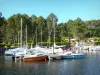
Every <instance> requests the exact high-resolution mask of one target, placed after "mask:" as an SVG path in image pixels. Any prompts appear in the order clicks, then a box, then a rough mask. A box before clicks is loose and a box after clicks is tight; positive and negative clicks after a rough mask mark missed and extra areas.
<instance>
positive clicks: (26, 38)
mask: <svg viewBox="0 0 100 75" xmlns="http://www.w3.org/2000/svg"><path fill="white" fill-rule="evenodd" d="M26 47H27V25H26Z"/></svg>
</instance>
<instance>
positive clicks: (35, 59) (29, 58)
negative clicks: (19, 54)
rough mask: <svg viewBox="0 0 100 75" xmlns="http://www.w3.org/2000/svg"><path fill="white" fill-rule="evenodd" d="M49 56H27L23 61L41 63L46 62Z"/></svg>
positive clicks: (37, 54) (39, 54) (40, 54)
mask: <svg viewBox="0 0 100 75" xmlns="http://www.w3.org/2000/svg"><path fill="white" fill-rule="evenodd" d="M46 58H47V55H45V54H42V53H35V54H26V55H24V57H23V61H41V60H46Z"/></svg>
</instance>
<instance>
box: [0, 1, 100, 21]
mask: <svg viewBox="0 0 100 75" xmlns="http://www.w3.org/2000/svg"><path fill="white" fill-rule="evenodd" d="M0 12H2V16H4V17H5V18H6V19H7V18H9V17H10V16H12V15H13V14H17V13H21V14H28V15H29V16H31V15H32V14H34V15H36V16H37V17H38V16H43V17H44V18H46V17H47V16H48V15H49V14H50V13H54V14H55V15H56V16H57V18H58V22H59V23H62V22H67V21H68V20H69V19H72V20H75V19H76V18H78V17H80V18H81V19H82V20H84V21H85V20H93V19H100V0H0Z"/></svg>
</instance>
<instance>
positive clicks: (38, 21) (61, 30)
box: [0, 13, 100, 46]
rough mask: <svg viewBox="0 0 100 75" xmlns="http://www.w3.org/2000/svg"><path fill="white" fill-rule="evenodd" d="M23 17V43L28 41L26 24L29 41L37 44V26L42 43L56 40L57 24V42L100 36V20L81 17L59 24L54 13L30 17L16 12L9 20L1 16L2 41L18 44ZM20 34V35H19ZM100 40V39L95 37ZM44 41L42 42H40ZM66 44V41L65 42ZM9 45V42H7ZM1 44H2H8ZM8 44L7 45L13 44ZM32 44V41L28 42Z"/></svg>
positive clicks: (38, 39)
mask: <svg viewBox="0 0 100 75" xmlns="http://www.w3.org/2000/svg"><path fill="white" fill-rule="evenodd" d="M21 18H22V26H23V28H22V29H23V30H22V32H23V33H22V34H23V38H22V39H23V43H25V41H26V31H25V30H26V25H27V35H28V36H27V42H34V43H33V44H32V45H33V46H34V45H35V44H36V28H37V42H39V43H38V44H41V45H48V43H47V42H44V41H48V42H49V41H50V45H53V42H54V26H55V42H56V44H58V45H60V44H61V43H57V42H62V43H63V42H67V41H66V38H67V37H70V38H76V39H78V40H83V39H86V38H92V37H100V20H90V21H82V20H81V19H80V18H76V19H75V20H71V19H70V20H68V22H66V23H59V24H57V21H58V18H57V16H56V15H55V14H54V13H50V14H49V15H48V17H47V18H46V19H45V18H44V17H42V16H39V17H37V16H36V15H34V14H33V15H32V16H31V17H29V16H28V15H27V14H20V13H18V14H14V15H12V16H10V17H9V18H8V19H7V20H6V19H5V18H4V17H0V42H1V43H2V42H4V43H9V44H11V45H12V46H17V45H18V41H19V40H20V29H21ZM18 34H19V35H18ZM95 41H100V39H95ZM40 42H42V43H40ZM63 44H64V43H63ZM6 45H7V44H6ZM6 45H3V44H1V46H6ZM11 45H7V46H11ZM28 45H29V46H30V45H31V43H28Z"/></svg>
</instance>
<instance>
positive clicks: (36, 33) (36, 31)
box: [36, 26, 37, 46]
mask: <svg viewBox="0 0 100 75" xmlns="http://www.w3.org/2000/svg"><path fill="white" fill-rule="evenodd" d="M36 46H37V26H36Z"/></svg>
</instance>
